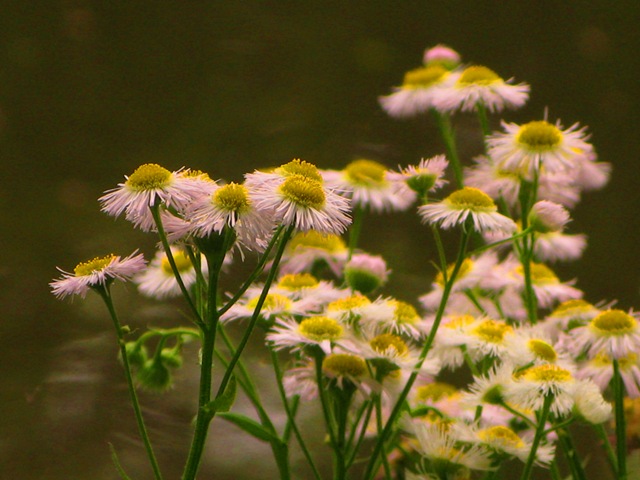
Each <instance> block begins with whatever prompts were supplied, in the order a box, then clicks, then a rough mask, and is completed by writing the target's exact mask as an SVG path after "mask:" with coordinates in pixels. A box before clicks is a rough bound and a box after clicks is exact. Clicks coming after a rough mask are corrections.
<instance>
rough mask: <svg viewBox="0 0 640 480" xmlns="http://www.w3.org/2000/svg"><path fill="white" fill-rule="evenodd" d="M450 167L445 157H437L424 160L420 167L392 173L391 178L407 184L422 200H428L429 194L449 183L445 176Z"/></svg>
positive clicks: (410, 167) (411, 166) (412, 166)
mask: <svg viewBox="0 0 640 480" xmlns="http://www.w3.org/2000/svg"><path fill="white" fill-rule="evenodd" d="M448 165H449V162H448V161H447V159H446V158H445V156H444V155H436V156H435V157H432V158H429V159H426V160H425V159H424V158H423V159H422V160H420V163H418V165H409V166H408V167H407V168H401V169H400V172H391V173H389V178H390V179H393V180H401V181H404V182H406V184H407V185H408V186H409V188H411V190H413V191H414V192H416V193H417V194H418V196H419V197H420V198H426V195H427V193H428V192H432V191H434V190H436V189H438V188H441V187H442V186H443V185H444V184H445V183H447V180H445V179H444V178H443V176H444V171H445V169H446V168H447V166H448Z"/></svg>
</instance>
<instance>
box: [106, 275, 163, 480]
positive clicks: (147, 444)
mask: <svg viewBox="0 0 640 480" xmlns="http://www.w3.org/2000/svg"><path fill="white" fill-rule="evenodd" d="M95 290H96V291H97V292H98V293H99V294H100V296H101V297H102V300H103V301H104V303H105V305H106V306H107V310H109V315H110V316H111V320H113V326H114V327H115V330H116V335H117V337H118V347H119V348H120V356H121V357H122V364H123V366H124V374H125V377H126V379H127V387H128V389H129V397H130V400H131V405H132V406H133V411H134V414H135V417H136V422H137V424H138V431H139V432H140V437H142V443H143V444H144V448H145V450H146V451H147V457H149V462H150V463H151V468H152V469H153V476H154V478H155V479H156V480H162V474H161V473H160V467H159V465H158V461H157V460H156V456H155V454H154V453H153V447H152V446H151V440H150V439H149V434H148V432H147V427H146V426H145V423H144V418H143V417H142V409H141V408H140V402H139V401H138V394H137V393H136V387H135V384H134V382H133V376H132V374H131V366H130V365H129V358H128V356H127V349H126V342H125V340H124V333H123V330H122V327H121V325H120V321H119V320H118V315H117V313H116V309H115V307H114V305H113V300H112V298H111V292H110V290H109V287H108V286H105V287H96V288H95Z"/></svg>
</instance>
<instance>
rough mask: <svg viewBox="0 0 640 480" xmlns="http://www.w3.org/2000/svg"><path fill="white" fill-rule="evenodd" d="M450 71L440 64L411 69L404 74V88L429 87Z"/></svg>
mask: <svg viewBox="0 0 640 480" xmlns="http://www.w3.org/2000/svg"><path fill="white" fill-rule="evenodd" d="M448 74H449V72H448V71H447V69H446V68H444V67H441V66H440V65H431V66H428V67H423V68H416V69H415V70H409V71H408V72H407V73H405V74H404V81H403V82H402V86H403V87H404V88H427V87H431V86H433V85H435V84H436V83H439V82H440V81H442V80H443V79H444V77H445V76H447V75H448Z"/></svg>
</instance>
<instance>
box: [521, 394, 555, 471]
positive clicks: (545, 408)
mask: <svg viewBox="0 0 640 480" xmlns="http://www.w3.org/2000/svg"><path fill="white" fill-rule="evenodd" d="M552 403H553V395H547V396H545V397H544V404H543V405H542V410H541V411H540V416H539V418H538V426H537V428H536V434H535V437H534V438H533V442H532V444H531V451H530V452H529V458H527V463H526V464H525V466H524V470H523V471H522V476H521V477H520V480H529V478H531V473H532V471H533V464H534V462H535V459H536V453H537V452H538V446H539V445H540V442H541V441H542V437H543V436H544V427H545V424H546V423H547V417H548V416H549V412H550V410H551V404H552Z"/></svg>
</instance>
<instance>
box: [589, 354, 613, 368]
mask: <svg viewBox="0 0 640 480" xmlns="http://www.w3.org/2000/svg"><path fill="white" fill-rule="evenodd" d="M591 363H592V364H593V365H595V366H597V367H610V366H611V365H612V364H613V361H612V360H611V357H609V355H607V354H606V353H598V354H597V355H596V356H595V357H593V358H592V359H591Z"/></svg>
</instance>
